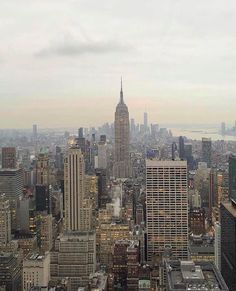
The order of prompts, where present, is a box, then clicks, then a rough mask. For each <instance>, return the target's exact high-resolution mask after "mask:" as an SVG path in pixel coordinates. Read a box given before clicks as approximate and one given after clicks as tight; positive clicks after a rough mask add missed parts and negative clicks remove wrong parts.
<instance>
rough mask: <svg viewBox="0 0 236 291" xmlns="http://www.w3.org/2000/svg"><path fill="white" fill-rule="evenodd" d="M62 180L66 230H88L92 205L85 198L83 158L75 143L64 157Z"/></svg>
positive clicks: (90, 223)
mask: <svg viewBox="0 0 236 291" xmlns="http://www.w3.org/2000/svg"><path fill="white" fill-rule="evenodd" d="M64 180H65V182H64V183H65V184H64V187H65V190H64V191H65V197H64V201H65V205H64V207H65V228H66V230H73V231H74V230H75V231H81V230H90V229H91V225H92V222H91V221H92V207H91V203H90V202H89V200H87V199H85V165H84V158H83V154H82V152H81V149H80V148H79V147H78V146H77V145H74V146H73V147H71V148H70V149H69V150H68V153H67V156H66V158H65V162H64Z"/></svg>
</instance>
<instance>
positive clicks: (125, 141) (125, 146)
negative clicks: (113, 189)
mask: <svg viewBox="0 0 236 291" xmlns="http://www.w3.org/2000/svg"><path fill="white" fill-rule="evenodd" d="M114 176H115V177H116V178H128V177H129V176H130V157H129V111H128V107H127V106H126V104H125V103H124V98H123V89H122V81H121V91H120V102H119V103H118V105H117V106H116V112H115V159H114Z"/></svg>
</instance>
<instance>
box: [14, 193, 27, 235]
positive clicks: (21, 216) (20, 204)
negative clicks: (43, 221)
mask: <svg viewBox="0 0 236 291" xmlns="http://www.w3.org/2000/svg"><path fill="white" fill-rule="evenodd" d="M29 203H30V199H29V198H23V197H20V199H19V200H18V201H17V211H16V217H17V229H18V230H20V231H23V232H29Z"/></svg>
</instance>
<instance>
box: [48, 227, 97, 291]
mask: <svg viewBox="0 0 236 291" xmlns="http://www.w3.org/2000/svg"><path fill="white" fill-rule="evenodd" d="M95 270H96V235H95V232H93V231H90V232H77V231H73V232H66V233H64V234H63V235H60V236H59V237H58V238H57V240H56V242H55V249H53V251H52V252H51V277H52V280H58V279H59V280H60V279H61V278H66V277H68V278H70V280H71V291H77V290H78V287H86V286H87V285H88V283H89V276H90V274H94V273H95Z"/></svg>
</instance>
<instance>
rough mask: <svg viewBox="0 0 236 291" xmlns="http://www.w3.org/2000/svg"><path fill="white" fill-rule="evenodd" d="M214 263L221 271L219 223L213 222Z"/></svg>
mask: <svg viewBox="0 0 236 291" xmlns="http://www.w3.org/2000/svg"><path fill="white" fill-rule="evenodd" d="M215 264H216V267H217V268H218V269H219V271H221V225H220V223H219V222H215Z"/></svg>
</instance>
